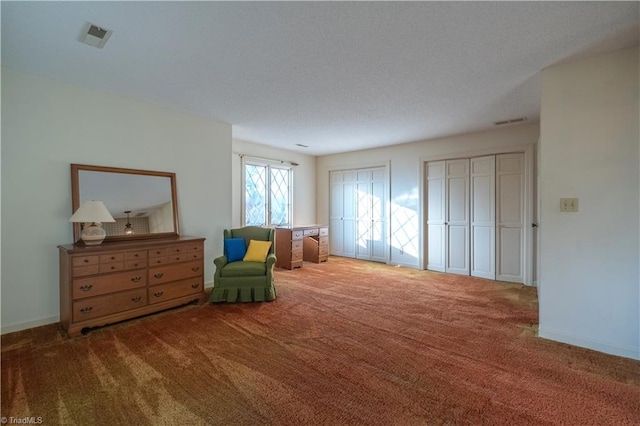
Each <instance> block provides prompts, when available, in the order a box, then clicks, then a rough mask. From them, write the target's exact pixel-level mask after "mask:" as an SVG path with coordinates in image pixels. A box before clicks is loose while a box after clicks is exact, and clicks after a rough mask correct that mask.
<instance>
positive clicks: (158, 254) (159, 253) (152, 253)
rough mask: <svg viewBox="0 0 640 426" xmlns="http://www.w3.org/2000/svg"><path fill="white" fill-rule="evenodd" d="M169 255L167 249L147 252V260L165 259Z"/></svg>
mask: <svg viewBox="0 0 640 426" xmlns="http://www.w3.org/2000/svg"><path fill="white" fill-rule="evenodd" d="M168 254H169V249H168V248H166V247H165V248H156V249H151V250H149V258H152V257H166V256H167V255H168Z"/></svg>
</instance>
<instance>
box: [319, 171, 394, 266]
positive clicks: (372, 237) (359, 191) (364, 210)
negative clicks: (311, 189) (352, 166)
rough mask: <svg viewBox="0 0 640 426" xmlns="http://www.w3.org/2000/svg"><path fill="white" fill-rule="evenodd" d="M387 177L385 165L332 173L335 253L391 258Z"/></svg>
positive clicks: (332, 249)
mask: <svg viewBox="0 0 640 426" xmlns="http://www.w3.org/2000/svg"><path fill="white" fill-rule="evenodd" d="M386 179H387V178H386V169H385V168H384V167H376V168H371V169H358V170H344V171H333V172H330V173H329V180H330V189H329V191H330V195H329V196H330V204H331V205H330V207H329V208H330V214H329V220H330V223H329V233H330V237H329V252H330V253H331V254H332V255H336V256H344V257H352V258H356V259H364V260H375V261H379V262H387V261H388V252H389V248H388V244H387V220H386V211H387V203H388V200H387V191H386V188H387V183H386Z"/></svg>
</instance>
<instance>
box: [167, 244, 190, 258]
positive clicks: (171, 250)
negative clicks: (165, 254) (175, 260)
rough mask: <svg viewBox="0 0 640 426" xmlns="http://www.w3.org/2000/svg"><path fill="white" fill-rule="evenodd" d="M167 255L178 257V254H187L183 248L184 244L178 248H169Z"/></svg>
mask: <svg viewBox="0 0 640 426" xmlns="http://www.w3.org/2000/svg"><path fill="white" fill-rule="evenodd" d="M168 250H169V255H170V256H171V255H178V254H182V253H186V252H187V246H185V245H184V244H181V245H179V246H172V247H169V249H168Z"/></svg>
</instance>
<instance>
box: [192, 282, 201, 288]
mask: <svg viewBox="0 0 640 426" xmlns="http://www.w3.org/2000/svg"><path fill="white" fill-rule="evenodd" d="M198 287H200V283H193V284H191V288H198Z"/></svg>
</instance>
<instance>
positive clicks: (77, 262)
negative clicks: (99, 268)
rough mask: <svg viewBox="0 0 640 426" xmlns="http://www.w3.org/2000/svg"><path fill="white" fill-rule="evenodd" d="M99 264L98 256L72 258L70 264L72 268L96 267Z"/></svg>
mask: <svg viewBox="0 0 640 426" xmlns="http://www.w3.org/2000/svg"><path fill="white" fill-rule="evenodd" d="M99 263H100V256H78V257H74V258H73V261H72V264H73V267H74V268H77V267H79V266H89V265H97V264H99Z"/></svg>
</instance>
